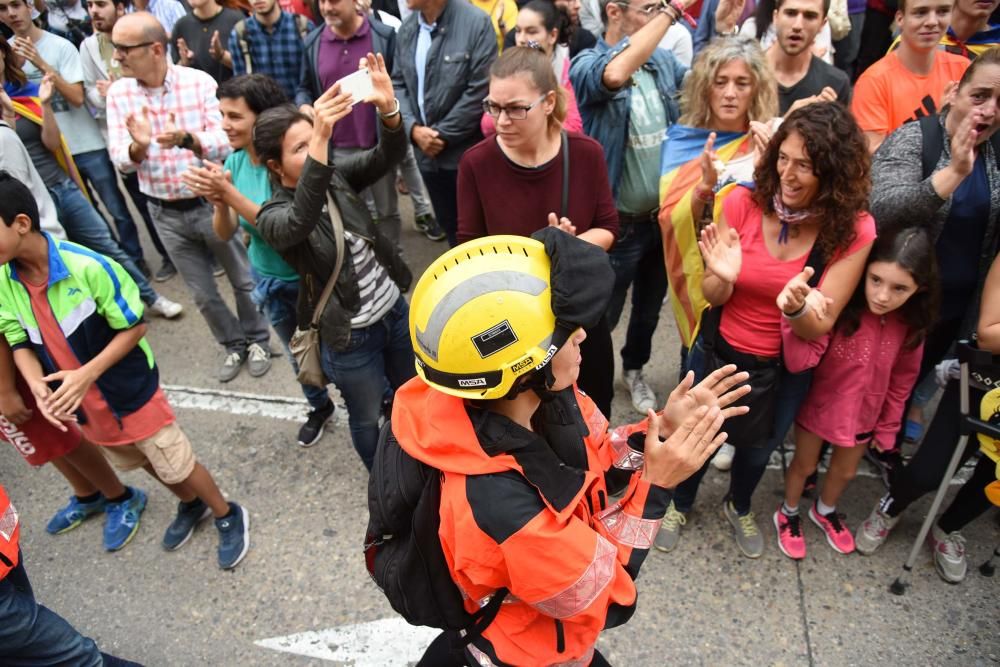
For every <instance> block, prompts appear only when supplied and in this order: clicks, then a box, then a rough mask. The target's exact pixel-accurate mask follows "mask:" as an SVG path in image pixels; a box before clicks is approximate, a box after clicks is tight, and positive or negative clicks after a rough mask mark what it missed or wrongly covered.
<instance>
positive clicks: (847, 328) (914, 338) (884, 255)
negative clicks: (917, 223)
mask: <svg viewBox="0 0 1000 667" xmlns="http://www.w3.org/2000/svg"><path fill="white" fill-rule="evenodd" d="M873 262H890V263H895V264H898V265H899V266H900V267H902V268H903V269H904V270H905V271H906V272H907V273H909V274H910V276H911V277H912V278H913V282H915V283H916V284H917V291H916V293H915V294H912V295H911V296H910V298H909V299H907V300H906V303H904V304H903V305H902V306H900V308H899V314H900V317H902V318H903V322H905V323H906V326H907V327H909V332H908V333H907V336H906V342H905V343H904V345H905V346H906V347H908V348H909V349H913V348H915V347H917V346H918V345H920V344H921V343H922V342H923V341H924V338H925V337H926V336H927V332H928V331H929V330H930V328H931V327H932V326H933V325H934V322H935V321H936V320H937V313H938V306H939V301H940V286H939V284H938V273H937V259H936V258H935V256H934V244H933V243H932V242H931V239H930V237H929V236H928V235H927V232H925V231H924V230H922V229H919V228H917V227H907V228H906V229H900V230H898V231H896V232H890V233H889V234H886V235H884V236H879V237H878V239H877V240H876V241H875V244H874V245H873V246H872V250H871V254H869V255H868V262H867V263H866V264H865V272H864V274H862V276H861V282H860V283H858V287H857V289H855V290H854V294H853V295H852V296H851V300H850V301H849V302H848V304H847V306H845V307H844V310H843V312H842V313H841V314H840V319H838V320H837V328H838V330H839V331H840V332H841V333H842V334H844V335H845V336H853V335H854V334H855V333H856V332H857V330H858V327H860V326H861V315H862V314H863V313H864V312H865V311H867V310H868V299H867V298H866V297H865V284H866V283H867V282H868V267H869V266H870V265H871V264H872V263H873Z"/></svg>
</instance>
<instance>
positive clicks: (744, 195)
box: [719, 187, 875, 357]
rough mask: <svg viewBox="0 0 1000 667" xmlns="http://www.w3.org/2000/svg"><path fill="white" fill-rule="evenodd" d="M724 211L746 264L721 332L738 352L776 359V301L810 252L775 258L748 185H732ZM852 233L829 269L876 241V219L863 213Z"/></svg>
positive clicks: (778, 314)
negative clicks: (845, 247)
mask: <svg viewBox="0 0 1000 667" xmlns="http://www.w3.org/2000/svg"><path fill="white" fill-rule="evenodd" d="M722 211H723V213H724V214H725V216H726V222H727V223H728V224H729V226H730V227H732V228H733V229H735V230H736V231H737V232H738V233H739V235H740V248H741V249H742V250H743V268H742V270H741V271H740V275H739V277H738V278H737V279H736V285H734V287H733V295H732V297H730V299H729V301H727V302H726V305H725V308H723V309H722V321H721V323H720V324H719V332H720V333H721V334H722V336H723V337H724V338H725V339H726V341H727V342H728V343H729V344H730V345H732V346H733V348H735V349H736V350H737V351H739V352H743V353H745V354H755V355H759V356H762V357H776V356H778V355H779V354H780V353H781V311H780V310H778V306H777V305H776V304H775V300H777V298H778V294H780V293H781V290H782V289H783V288H784V287H785V285H786V284H787V283H788V281H789V280H791V279H792V278H793V277H794V276H795V274H797V273H799V272H800V271H802V269H803V268H805V265H806V260H807V259H809V253H808V252H807V253H805V254H804V255H802V257H798V258H796V259H792V260H788V261H781V260H777V259H775V258H774V257H772V256H771V253H770V252H769V251H768V249H767V244H766V243H765V242H764V233H763V225H762V224H761V223H762V221H763V212H762V211H761V210H760V209H759V208H758V207H757V205H756V204H755V203H754V202H753V199H752V198H751V192H750V190H749V189H747V188H744V187H737V188H736V189H734V190H733V191H732V192H731V193H730V194H729V196H728V197H726V200H725V201H724V202H723V204H722ZM854 231H855V234H856V236H855V239H854V242H853V243H851V245H850V246H849V247H848V248H847V250H845V251H842V252H841V251H838V252H837V253H836V254H835V255H834V257H833V259H831V260H830V262H829V263H828V264H827V269H829V268H830V266H831V265H833V263H834V262H836V261H837V260H839V259H842V258H844V257H847V256H849V255H853V254H854V253H855V252H857V251H858V250H860V249H861V248H863V247H864V246H866V245H868V244H869V243H871V242H872V241H873V240H875V219H874V218H872V216H871V215H870V214H868V213H863V214H861V215H859V216H858V219H857V221H856V222H855V224H854ZM821 280H822V279H821Z"/></svg>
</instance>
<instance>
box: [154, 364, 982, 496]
mask: <svg viewBox="0 0 1000 667" xmlns="http://www.w3.org/2000/svg"><path fill="white" fill-rule="evenodd" d="M163 388H164V389H165V390H166V392H167V396H168V397H169V398H170V402H171V403H172V404H173V405H174V407H177V408H194V409H195V410H209V411H211V412H227V413H229V414H234V415H254V416H259V417H272V418H274V419H284V420H286V421H294V422H304V421H305V420H306V414H307V413H308V412H309V404H308V403H306V400H305V399H304V398H292V397H289V396H269V395H267V394H252V393H248V392H240V391H227V390H225V389H205V388H202V387H187V386H183V385H172V384H167V385H163ZM334 400H336V399H334ZM334 423H335V424H336V425H337V426H346V425H347V408H346V407H345V406H344V405H343V404H339V403H338V405H337V413H336V417H335V419H334ZM792 453H793V450H791V449H787V446H786V457H787V460H788V461H791V457H792ZM972 463H973V464H974V463H975V459H973V461H972ZM767 469H768V470H781V458H780V454H779V453H778V452H774V453H773V454H771V460H770V462H769V463H768V465H767ZM820 472H826V467H825V466H820ZM971 474H972V468H971V466H970V465H968V464H967V465H966V466H965V467H963V468H961V469H959V471H958V473H957V474H956V475H955V478H954V479H952V480H951V483H952V485H953V486H955V485H961V484H965V482H966V480H968V478H969V476H970V475H971ZM858 476H859V477H872V478H878V477H880V475H879V472H878V471H877V470H875V468H874V467H873V466H871V464H869V463H867V462H864V461H863V462H862V463H861V465H860V466H859V467H858Z"/></svg>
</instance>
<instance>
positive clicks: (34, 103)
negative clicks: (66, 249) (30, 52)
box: [4, 81, 90, 201]
mask: <svg viewBox="0 0 1000 667" xmlns="http://www.w3.org/2000/svg"><path fill="white" fill-rule="evenodd" d="M4 89H5V90H6V91H7V94H8V95H9V96H10V101H11V103H12V104H13V106H14V113H15V114H17V115H18V116H19V117H21V118H24V119H25V120H28V121H30V122H32V123H34V124H35V125H38V126H39V127H41V126H42V104H41V102H40V100H39V99H38V84H36V83H34V82H32V81H29V82H27V83H26V84H25V85H23V86H21V87H20V88H16V87H14V86H13V84H7V85H5V86H4ZM53 155H54V156H55V158H56V162H57V163H59V166H60V167H62V169H63V171H65V172H66V175H67V176H69V177H70V178H71V179H73V182H75V183H76V185H77V187H79V188H80V192H82V193H83V196H84V197H86V198H87V201H90V193H89V191H88V190H87V186H86V185H84V182H83V177H82V176H80V172H79V170H78V169H77V168H76V163H75V162H74V161H73V154H72V153H70V152H69V146H67V145H66V139H65V138H63V135H62V134H61V133H60V134H59V150H57V151H54V152H53Z"/></svg>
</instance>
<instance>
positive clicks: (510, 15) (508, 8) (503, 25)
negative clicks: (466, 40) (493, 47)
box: [469, 0, 517, 53]
mask: <svg viewBox="0 0 1000 667" xmlns="http://www.w3.org/2000/svg"><path fill="white" fill-rule="evenodd" d="M469 2H470V3H471V4H472V6H473V7H478V8H479V9H481V10H483V11H484V12H486V13H487V14H489V15H490V20H491V21H492V22H493V31H494V32H496V34H497V52H498V53H500V52H502V51H503V38H504V35H506V34H507V33H508V32H509V31H511V30H513V29H514V26H515V25H517V3H516V2H514V0H469Z"/></svg>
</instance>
